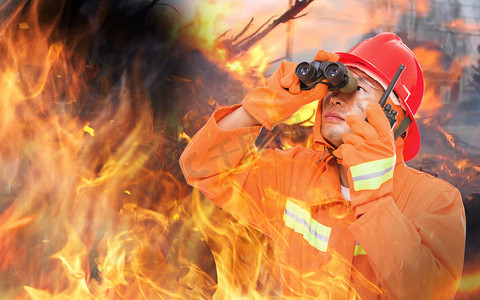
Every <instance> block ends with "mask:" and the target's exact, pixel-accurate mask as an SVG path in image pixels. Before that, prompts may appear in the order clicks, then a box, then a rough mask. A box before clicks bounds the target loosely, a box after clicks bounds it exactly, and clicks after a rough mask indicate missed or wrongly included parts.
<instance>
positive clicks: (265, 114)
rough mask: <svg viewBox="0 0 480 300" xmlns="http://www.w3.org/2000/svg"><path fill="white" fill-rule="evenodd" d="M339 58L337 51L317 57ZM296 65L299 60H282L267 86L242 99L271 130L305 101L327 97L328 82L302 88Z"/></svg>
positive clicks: (317, 57) (317, 56)
mask: <svg viewBox="0 0 480 300" xmlns="http://www.w3.org/2000/svg"><path fill="white" fill-rule="evenodd" d="M338 58H339V57H338V55H337V54H333V53H327V52H325V51H319V52H318V53H317V55H316V56H315V58H314V59H313V60H319V61H331V62H337V61H338ZM296 67H297V63H292V62H287V61H282V63H281V64H280V66H279V67H278V68H277V70H275V72H274V73H273V74H272V76H270V78H269V79H268V80H267V84H266V86H265V87H257V88H255V89H253V90H251V91H250V92H249V93H248V94H247V95H246V96H245V98H244V99H243V101H242V105H243V107H244V108H245V110H246V111H247V112H248V113H249V114H250V115H252V116H253V117H254V118H255V119H257V121H258V122H260V123H261V124H262V125H263V126H265V128H267V129H269V130H272V129H273V127H275V125H277V124H278V123H280V122H281V121H284V120H286V119H288V118H289V117H291V116H292V115H293V114H294V113H295V112H296V111H297V110H298V109H300V108H301V107H302V106H304V105H305V104H308V103H310V102H312V101H315V100H319V99H323V97H324V96H325V94H326V93H327V89H328V87H327V86H326V85H325V84H317V86H316V87H315V88H313V89H311V90H307V91H305V90H301V89H300V80H299V79H298V77H297V76H296V75H295V68H296Z"/></svg>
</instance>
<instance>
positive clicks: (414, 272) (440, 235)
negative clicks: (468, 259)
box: [350, 179, 465, 299]
mask: <svg viewBox="0 0 480 300" xmlns="http://www.w3.org/2000/svg"><path fill="white" fill-rule="evenodd" d="M447 185H448V184H447V183H445V182H441V183H440V180H439V179H433V182H432V181H430V186H428V184H427V183H426V182H425V181H424V183H423V184H422V183H420V184H418V185H416V187H415V188H414V189H410V190H409V191H408V192H407V194H409V195H408V197H409V201H412V202H415V201H416V202H417V204H415V206H416V207H415V208H411V209H406V210H405V209H402V210H403V212H401V211H400V210H399V208H398V207H397V204H396V203H395V202H394V200H393V198H392V197H390V196H388V197H384V198H381V199H378V201H376V204H375V205H374V206H372V207H370V208H369V210H368V211H367V212H366V213H365V214H363V215H362V216H361V217H359V219H357V221H355V222H354V223H353V224H352V225H350V231H351V232H352V233H353V234H354V236H355V237H356V239H357V240H358V242H359V243H360V245H362V247H363V248H364V250H365V251H366V253H367V258H368V260H369V261H370V264H371V265H372V267H373V269H374V271H375V273H376V275H377V278H379V280H380V285H381V286H382V289H383V290H385V292H386V296H387V298H394V299H453V297H454V296H455V293H456V290H457V288H458V284H459V282H460V278H461V273H462V268H463V256H464V249H465V211H464V207H463V203H462V199H461V195H460V192H459V191H458V190H457V189H455V188H454V187H452V186H450V185H448V187H447V188H444V187H445V186H447ZM420 188H421V189H420ZM429 188H430V190H429Z"/></svg>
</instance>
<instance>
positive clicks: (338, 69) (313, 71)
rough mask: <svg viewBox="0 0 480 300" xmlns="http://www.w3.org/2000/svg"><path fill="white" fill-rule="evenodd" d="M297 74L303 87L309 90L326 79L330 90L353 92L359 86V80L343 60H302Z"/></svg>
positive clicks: (296, 71)
mask: <svg viewBox="0 0 480 300" xmlns="http://www.w3.org/2000/svg"><path fill="white" fill-rule="evenodd" d="M295 75H297V77H298V78H299V79H300V82H301V83H302V84H301V88H302V89H303V90H309V89H312V88H314V87H315V86H316V85H317V84H318V83H320V82H322V81H323V80H324V79H326V80H327V83H324V84H327V85H328V90H329V91H338V90H339V91H341V92H343V93H352V92H353V91H355V89H356V88H357V80H356V79H355V78H354V77H353V75H352V73H351V72H350V71H349V70H348V69H347V67H345V65H344V64H343V63H341V62H330V61H318V60H314V61H312V62H310V63H309V62H301V63H299V64H298V66H297V68H296V69H295Z"/></svg>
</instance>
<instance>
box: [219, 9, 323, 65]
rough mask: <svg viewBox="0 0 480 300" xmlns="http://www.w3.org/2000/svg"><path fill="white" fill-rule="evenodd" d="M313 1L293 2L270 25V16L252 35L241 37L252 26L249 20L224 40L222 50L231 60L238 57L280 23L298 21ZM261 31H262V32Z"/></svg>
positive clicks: (251, 20)
mask: <svg viewBox="0 0 480 300" xmlns="http://www.w3.org/2000/svg"><path fill="white" fill-rule="evenodd" d="M313 1H315V0H295V3H294V4H293V5H292V6H290V8H289V9H288V10H287V11H286V12H284V13H283V14H282V15H281V16H280V17H279V18H277V19H275V20H273V22H272V23H270V24H268V23H269V22H270V21H271V20H272V19H273V18H274V17H275V16H272V17H271V18H270V19H268V20H267V21H266V22H265V23H264V24H262V26H260V27H259V28H258V29H257V30H256V31H255V32H254V33H252V34H251V35H249V36H247V37H244V38H242V37H243V35H244V34H245V33H246V32H247V30H248V29H249V28H250V27H251V26H252V22H253V18H252V19H250V22H249V23H248V24H247V25H246V26H245V27H244V28H243V29H242V31H241V32H240V33H239V34H237V35H236V36H235V37H233V38H231V39H228V40H224V41H222V42H221V43H222V44H223V46H224V48H225V49H227V53H228V57H230V58H233V57H235V56H237V55H239V54H240V53H242V52H245V51H248V49H250V47H252V46H253V45H254V44H255V43H257V42H258V41H259V40H261V39H262V38H264V37H265V36H266V35H267V34H268V33H270V31H272V30H273V29H274V28H275V27H277V26H278V25H280V24H282V23H287V22H289V21H290V20H293V19H298V18H301V17H303V16H305V15H306V14H307V13H304V14H302V15H298V14H299V13H300V12H301V11H302V10H303V9H304V8H305V7H307V6H308V5H309V4H310V3H312V2H313ZM267 24H268V26H267ZM262 29H263V30H262ZM225 34H226V33H224V34H222V35H221V36H220V37H219V38H221V37H223V36H225Z"/></svg>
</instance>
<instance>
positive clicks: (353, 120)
mask: <svg viewBox="0 0 480 300" xmlns="http://www.w3.org/2000/svg"><path fill="white" fill-rule="evenodd" d="M345 122H347V124H348V126H349V127H350V128H351V129H352V131H353V132H354V133H356V134H358V135H360V136H361V137H363V138H364V139H366V140H374V139H377V138H378V133H377V131H376V130H375V128H374V127H373V126H372V125H370V124H369V123H368V122H367V121H365V120H363V119H361V118H359V117H358V116H354V115H350V116H347V117H345Z"/></svg>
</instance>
